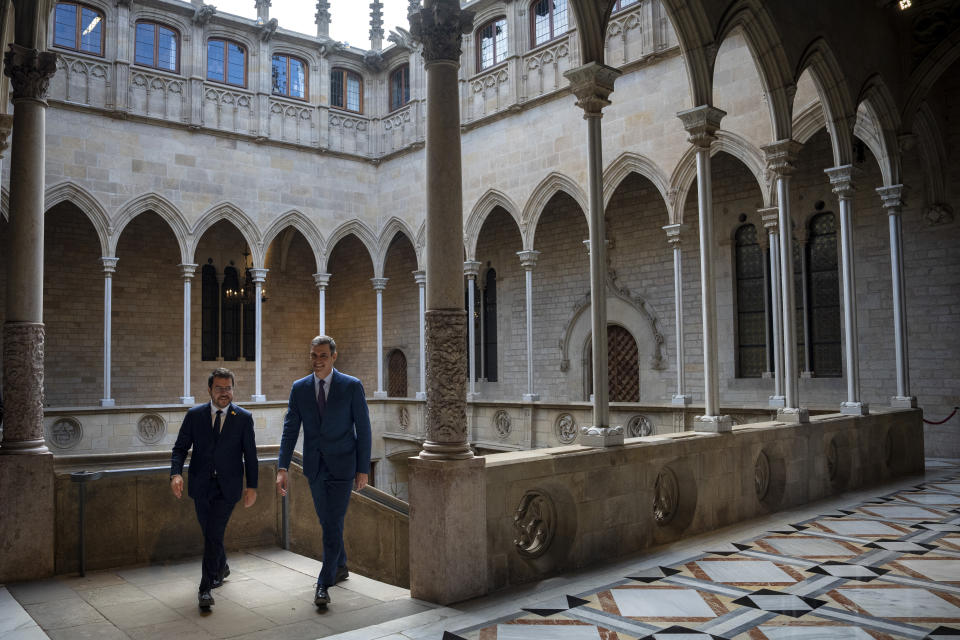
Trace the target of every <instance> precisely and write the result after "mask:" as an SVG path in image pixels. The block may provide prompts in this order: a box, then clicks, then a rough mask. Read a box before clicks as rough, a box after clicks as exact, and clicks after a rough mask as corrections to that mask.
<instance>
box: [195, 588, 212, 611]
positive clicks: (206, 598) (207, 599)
mask: <svg viewBox="0 0 960 640" xmlns="http://www.w3.org/2000/svg"><path fill="white" fill-rule="evenodd" d="M197 604H198V605H200V608H201V609H209V608H210V607H212V606H213V604H214V602H213V596H212V595H210V589H204V590H202V591H201V592H200V593H199V594H198V595H197Z"/></svg>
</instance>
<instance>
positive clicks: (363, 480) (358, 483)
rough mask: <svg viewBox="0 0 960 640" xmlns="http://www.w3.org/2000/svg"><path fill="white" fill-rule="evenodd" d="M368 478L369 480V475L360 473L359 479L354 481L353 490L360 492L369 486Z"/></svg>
mask: <svg viewBox="0 0 960 640" xmlns="http://www.w3.org/2000/svg"><path fill="white" fill-rule="evenodd" d="M367 478H368V476H367V474H365V473H358V474H357V479H356V480H354V481H353V490H354V491H360V490H361V489H363V488H364V487H365V486H367Z"/></svg>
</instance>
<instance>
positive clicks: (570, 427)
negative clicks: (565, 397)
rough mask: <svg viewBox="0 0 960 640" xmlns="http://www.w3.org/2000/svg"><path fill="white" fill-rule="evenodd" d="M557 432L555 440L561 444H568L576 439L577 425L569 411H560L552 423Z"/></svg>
mask: <svg viewBox="0 0 960 640" xmlns="http://www.w3.org/2000/svg"><path fill="white" fill-rule="evenodd" d="M553 428H554V431H556V433H557V440H559V441H560V442H562V443H563V444H570V443H571V442H573V441H574V440H576V439H577V425H576V423H575V422H574V420H573V416H572V415H570V414H569V413H561V414H560V415H559V416H557V421H556V422H555V423H554V425H553Z"/></svg>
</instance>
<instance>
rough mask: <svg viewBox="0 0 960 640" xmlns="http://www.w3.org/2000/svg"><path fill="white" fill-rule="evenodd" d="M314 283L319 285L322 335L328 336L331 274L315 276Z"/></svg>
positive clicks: (316, 274)
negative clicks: (328, 291) (328, 296)
mask: <svg viewBox="0 0 960 640" xmlns="http://www.w3.org/2000/svg"><path fill="white" fill-rule="evenodd" d="M313 282H314V283H315V284H316V285H317V293H318V294H319V297H320V333H319V335H321V336H325V335H327V285H329V284H330V274H329V273H315V274H313Z"/></svg>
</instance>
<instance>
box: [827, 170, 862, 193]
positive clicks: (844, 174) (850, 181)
mask: <svg viewBox="0 0 960 640" xmlns="http://www.w3.org/2000/svg"><path fill="white" fill-rule="evenodd" d="M823 172H824V173H825V174H827V176H828V177H829V178H830V186H831V187H832V188H833V192H834V193H835V194H837V196H838V197H839V198H840V199H841V200H848V199H850V198H852V197H853V192H854V191H856V189H857V186H856V184H854V180H855V179H856V178H859V177H860V176H861V175H863V171H862V170H860V169H857V168H856V167H855V166H853V165H852V164H845V165H843V166H840V167H833V168H832V169H824V170H823Z"/></svg>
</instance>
